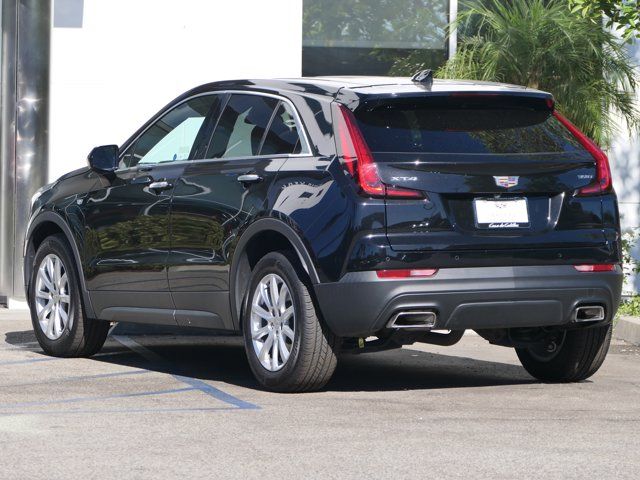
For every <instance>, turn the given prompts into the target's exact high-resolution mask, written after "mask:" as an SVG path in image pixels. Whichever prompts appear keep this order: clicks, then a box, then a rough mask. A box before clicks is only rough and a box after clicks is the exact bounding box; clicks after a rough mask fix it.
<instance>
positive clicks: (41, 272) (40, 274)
mask: <svg viewBox="0 0 640 480" xmlns="http://www.w3.org/2000/svg"><path fill="white" fill-rule="evenodd" d="M38 277H39V278H40V280H42V283H43V284H44V286H45V287H46V288H47V290H49V291H50V292H53V291H54V290H55V289H54V287H53V283H51V281H50V280H49V277H48V273H47V267H46V265H43V266H42V267H40V270H39V272H38Z"/></svg>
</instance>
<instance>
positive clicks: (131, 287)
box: [83, 96, 216, 323]
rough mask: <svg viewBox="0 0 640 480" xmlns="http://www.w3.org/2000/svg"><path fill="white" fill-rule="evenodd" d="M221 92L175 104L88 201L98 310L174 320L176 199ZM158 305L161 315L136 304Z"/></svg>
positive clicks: (91, 283)
mask: <svg viewBox="0 0 640 480" xmlns="http://www.w3.org/2000/svg"><path fill="white" fill-rule="evenodd" d="M215 100H216V98H215V97H213V96H199V97H196V98H193V99H190V100H187V101H184V102H182V103H180V104H178V105H177V106H175V107H172V108H170V109H169V111H167V112H166V113H164V114H163V115H161V116H160V118H159V119H158V120H157V121H155V122H154V123H152V124H151V125H150V126H149V127H148V128H147V129H146V130H145V131H144V132H143V133H142V134H141V135H140V136H139V137H138V138H137V139H135V140H134V141H133V142H132V143H131V144H130V146H129V147H128V148H127V149H126V150H125V151H124V152H123V153H122V156H121V161H120V165H119V168H118V170H117V171H116V172H115V173H114V174H113V175H112V176H110V177H107V176H104V177H102V179H101V180H102V185H101V187H100V188H98V189H97V190H94V191H92V192H91V193H90V194H89V195H88V196H87V198H86V199H85V201H84V206H83V211H84V216H85V226H86V245H85V249H86V252H87V257H88V259H89V260H88V262H87V264H88V269H87V272H86V275H87V286H88V289H89V290H90V295H91V299H92V302H93V303H94V308H95V309H96V313H97V314H98V316H99V317H101V318H106V319H113V320H117V319H118V318H116V317H114V315H116V316H118V315H126V316H127V319H130V320H132V321H135V320H137V319H136V318H135V317H136V314H139V315H140V319H138V320H140V321H142V319H143V318H149V320H150V321H152V320H153V319H154V318H156V319H157V320H158V322H159V323H165V322H163V320H162V319H163V313H164V314H166V315H165V316H166V320H167V322H168V323H171V322H172V318H173V315H172V313H169V312H172V310H173V308H174V305H173V301H172V300H171V295H170V293H169V283H168V279H167V255H168V253H169V246H170V238H169V237H170V216H169V213H170V205H171V195H172V193H173V188H174V186H175V184H176V182H177V180H178V178H180V177H181V175H182V173H183V171H184V169H185V166H186V165H187V161H188V160H189V158H190V154H191V150H192V149H193V146H194V145H195V144H196V143H197V139H198V137H199V136H202V135H204V132H205V131H206V122H205V119H206V118H207V115H208V114H209V112H210V111H211V109H212V106H213V105H214V103H215ZM148 308H154V309H156V310H157V311H156V314H155V315H151V316H149V315H148V314H149V313H150V312H145V311H142V310H135V311H133V312H132V311H128V310H131V309H148Z"/></svg>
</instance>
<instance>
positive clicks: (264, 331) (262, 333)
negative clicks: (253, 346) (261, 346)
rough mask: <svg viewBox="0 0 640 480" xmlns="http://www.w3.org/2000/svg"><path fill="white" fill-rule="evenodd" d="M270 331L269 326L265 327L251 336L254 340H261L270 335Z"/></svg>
mask: <svg viewBox="0 0 640 480" xmlns="http://www.w3.org/2000/svg"><path fill="white" fill-rule="evenodd" d="M269 331H270V329H269V327H268V326H264V327H262V328H259V329H258V330H256V331H255V332H253V335H252V336H251V338H253V339H254V340H260V339H261V338H262V337H264V336H265V335H266V334H267V333H269Z"/></svg>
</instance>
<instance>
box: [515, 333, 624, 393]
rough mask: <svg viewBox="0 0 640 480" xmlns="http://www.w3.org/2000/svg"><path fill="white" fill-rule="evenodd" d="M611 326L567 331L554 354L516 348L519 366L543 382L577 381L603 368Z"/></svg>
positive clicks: (609, 340)
mask: <svg viewBox="0 0 640 480" xmlns="http://www.w3.org/2000/svg"><path fill="white" fill-rule="evenodd" d="M611 329H612V326H611V324H609V325H605V326H602V327H592V328H585V329H580V330H567V331H566V332H564V335H563V337H562V339H561V341H559V342H558V345H559V346H558V347H557V350H556V351H555V352H542V353H541V350H542V349H540V348H537V349H535V348H516V353H517V354H518V358H519V359H520V362H521V363H522V366H523V367H524V368H525V369H526V370H527V372H529V373H530V374H531V375H532V376H533V377H535V378H537V379H539V380H542V381H543V382H565V383H566V382H579V381H581V380H585V379H587V378H589V377H590V376H591V375H593V374H594V373H596V372H597V371H598V369H599V368H600V367H601V366H602V363H603V362H604V359H605V357H606V356H607V352H608V350H609V344H610V343H611Z"/></svg>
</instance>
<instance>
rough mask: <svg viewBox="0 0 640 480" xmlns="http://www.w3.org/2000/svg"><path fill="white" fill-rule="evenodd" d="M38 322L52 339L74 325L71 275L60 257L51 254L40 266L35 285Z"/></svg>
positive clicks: (58, 336) (55, 338)
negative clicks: (70, 290)
mask: <svg viewBox="0 0 640 480" xmlns="http://www.w3.org/2000/svg"><path fill="white" fill-rule="evenodd" d="M35 287H36V288H35V304H36V314H37V316H38V323H39V324H40V328H41V329H42V332H43V333H44V334H45V335H46V337H47V338H48V339H50V340H57V339H58V338H60V337H61V336H62V334H63V333H64V331H65V329H67V330H70V329H71V327H72V322H73V319H72V315H71V297H70V292H69V277H68V276H67V270H66V268H65V266H64V263H62V260H61V259H60V257H58V256H57V255H55V254H53V253H52V254H49V255H47V256H46V257H44V259H42V262H40V266H39V267H38V274H37V277H36V285H35Z"/></svg>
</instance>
